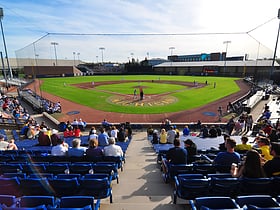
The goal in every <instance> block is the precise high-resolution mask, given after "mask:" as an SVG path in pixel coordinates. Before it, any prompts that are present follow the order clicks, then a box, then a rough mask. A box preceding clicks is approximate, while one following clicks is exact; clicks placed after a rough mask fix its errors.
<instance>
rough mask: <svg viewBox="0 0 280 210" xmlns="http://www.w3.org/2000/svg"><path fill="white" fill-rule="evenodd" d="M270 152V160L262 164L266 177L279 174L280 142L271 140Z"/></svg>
mask: <svg viewBox="0 0 280 210" xmlns="http://www.w3.org/2000/svg"><path fill="white" fill-rule="evenodd" d="M270 154H271V155H272V156H273V158H272V160H269V161H267V162H266V163H265V164H264V166H263V169H264V172H265V174H266V176H267V177H272V176H279V175H280V143H279V142H272V143H271V146H270Z"/></svg>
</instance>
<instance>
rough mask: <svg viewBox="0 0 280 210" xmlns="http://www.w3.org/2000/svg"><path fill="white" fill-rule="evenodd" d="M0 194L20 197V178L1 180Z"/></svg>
mask: <svg viewBox="0 0 280 210" xmlns="http://www.w3.org/2000/svg"><path fill="white" fill-rule="evenodd" d="M0 186H1V187H0V194H1V195H15V196H20V195H21V193H20V182H19V178H18V177H10V178H2V177H1V178H0Z"/></svg>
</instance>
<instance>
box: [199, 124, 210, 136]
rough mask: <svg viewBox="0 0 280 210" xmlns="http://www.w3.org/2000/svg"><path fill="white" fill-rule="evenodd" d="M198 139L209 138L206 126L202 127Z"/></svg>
mask: <svg viewBox="0 0 280 210" xmlns="http://www.w3.org/2000/svg"><path fill="white" fill-rule="evenodd" d="M198 137H200V138H207V137H209V132H208V128H207V126H206V125H202V128H201V130H200V133H199V134H198Z"/></svg>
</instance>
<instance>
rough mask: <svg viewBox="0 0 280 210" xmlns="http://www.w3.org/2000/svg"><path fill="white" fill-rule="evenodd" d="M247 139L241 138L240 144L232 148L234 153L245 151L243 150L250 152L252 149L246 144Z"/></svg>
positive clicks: (245, 137)
mask: <svg viewBox="0 0 280 210" xmlns="http://www.w3.org/2000/svg"><path fill="white" fill-rule="evenodd" d="M248 140H249V139H248V137H247V136H242V137H241V144H237V145H236V147H235V148H234V149H235V150H236V151H245V150H247V151H248V150H250V149H252V145H251V144H247V142H248Z"/></svg>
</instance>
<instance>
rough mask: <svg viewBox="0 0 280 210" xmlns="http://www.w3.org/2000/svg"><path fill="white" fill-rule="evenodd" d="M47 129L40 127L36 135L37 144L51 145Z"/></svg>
mask: <svg viewBox="0 0 280 210" xmlns="http://www.w3.org/2000/svg"><path fill="white" fill-rule="evenodd" d="M47 132H48V130H47V129H46V128H42V129H41V130H40V132H39V136H38V142H39V143H38V146H50V145H51V139H50V137H49V135H48V134H47Z"/></svg>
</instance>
